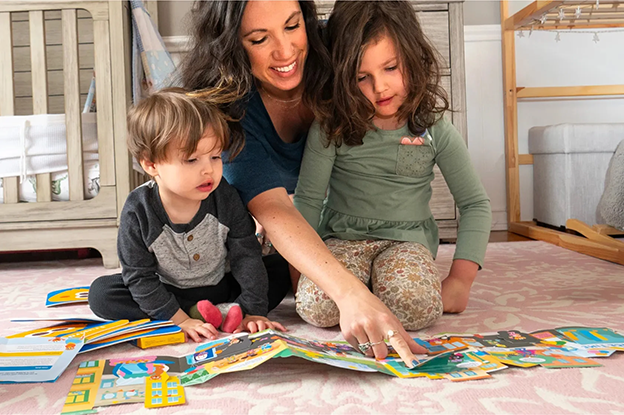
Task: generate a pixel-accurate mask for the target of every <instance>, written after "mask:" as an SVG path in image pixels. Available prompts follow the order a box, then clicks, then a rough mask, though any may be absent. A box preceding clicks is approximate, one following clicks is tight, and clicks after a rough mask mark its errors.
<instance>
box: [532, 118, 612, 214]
mask: <svg viewBox="0 0 624 415" xmlns="http://www.w3.org/2000/svg"><path fill="white" fill-rule="evenodd" d="M622 139H624V124H559V125H549V126H545V127H533V128H531V129H530V130H529V153H531V154H533V216H534V218H535V219H536V220H537V221H539V222H542V223H546V224H549V225H553V226H565V223H566V220H568V219H572V218H573V219H579V220H582V221H583V222H585V223H587V224H588V225H594V224H596V223H597V219H596V208H597V206H598V202H599V201H600V197H601V196H602V192H603V190H604V182H605V175H606V172H607V168H608V166H609V160H611V156H612V155H613V153H614V151H615V148H616V147H617V145H618V143H619V142H620V141H622Z"/></svg>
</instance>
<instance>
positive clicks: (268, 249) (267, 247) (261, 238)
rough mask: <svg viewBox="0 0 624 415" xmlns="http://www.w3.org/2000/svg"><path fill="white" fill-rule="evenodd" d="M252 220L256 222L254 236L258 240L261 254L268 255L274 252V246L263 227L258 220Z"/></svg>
mask: <svg viewBox="0 0 624 415" xmlns="http://www.w3.org/2000/svg"><path fill="white" fill-rule="evenodd" d="M254 222H256V238H258V242H259V243H260V245H261V246H262V255H269V254H272V253H275V248H274V247H273V244H272V243H271V239H269V236H268V235H267V234H266V231H265V230H264V227H263V226H262V225H260V222H258V221H257V220H256V218H254Z"/></svg>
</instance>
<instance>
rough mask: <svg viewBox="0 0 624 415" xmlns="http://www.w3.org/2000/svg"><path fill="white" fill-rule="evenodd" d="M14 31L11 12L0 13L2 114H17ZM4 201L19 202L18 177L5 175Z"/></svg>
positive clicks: (0, 104)
mask: <svg viewBox="0 0 624 415" xmlns="http://www.w3.org/2000/svg"><path fill="white" fill-rule="evenodd" d="M12 32H13V31H12V30H11V13H8V12H2V13H0V56H1V57H2V59H0V91H2V93H0V115H13V114H15V101H14V98H13V97H14V96H15V88H14V86H13V47H12V44H13V33H12ZM2 187H3V189H4V203H17V201H18V199H19V193H18V185H17V177H4V178H3V179H2Z"/></svg>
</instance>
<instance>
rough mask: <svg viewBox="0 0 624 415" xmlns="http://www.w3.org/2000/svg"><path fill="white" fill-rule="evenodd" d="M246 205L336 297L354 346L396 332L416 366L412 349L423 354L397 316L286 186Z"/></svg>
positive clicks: (380, 351)
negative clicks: (340, 256) (332, 248)
mask: <svg viewBox="0 0 624 415" xmlns="http://www.w3.org/2000/svg"><path fill="white" fill-rule="evenodd" d="M247 207H248V208H249V211H250V212H251V214H252V215H253V216H254V217H255V218H256V219H257V220H258V222H260V223H261V224H262V226H264V228H265V230H266V232H267V234H268V236H269V237H270V238H271V242H272V243H273V245H274V246H275V248H276V249H277V250H278V251H279V253H280V254H281V255H282V256H283V257H284V258H285V259H286V260H287V261H288V262H289V263H290V264H291V265H293V266H294V267H295V268H297V270H299V271H300V272H301V273H303V274H305V275H306V276H307V277H308V278H310V280H312V281H313V282H314V283H315V284H316V285H318V286H319V288H321V290H323V291H324V292H325V293H326V294H327V295H329V297H331V299H332V300H334V302H335V303H336V305H337V306H338V308H339V310H340V328H341V331H342V334H343V336H344V337H345V339H346V340H347V341H348V342H349V343H351V345H353V346H354V347H357V344H358V343H364V342H366V341H371V342H378V341H380V340H382V339H384V338H386V336H387V333H388V332H389V331H391V330H394V331H396V332H397V335H395V336H392V337H391V339H390V341H391V343H392V345H393V346H394V348H395V349H396V351H397V352H398V353H399V355H400V356H401V358H402V359H403V361H405V363H406V365H407V366H408V367H411V366H412V363H411V362H412V361H413V359H414V355H413V353H424V352H425V350H424V349H423V348H422V347H420V346H418V345H417V344H416V342H414V340H413V339H412V338H411V337H410V336H409V335H408V334H407V332H406V331H405V329H404V328H403V326H402V325H401V323H400V322H399V320H398V319H397V318H396V317H395V316H394V314H392V312H391V311H390V310H389V309H388V308H387V307H386V306H385V305H384V304H383V303H382V302H381V301H380V300H379V299H378V298H377V297H376V296H375V295H373V293H371V292H370V291H369V290H368V288H367V287H366V286H365V285H364V284H362V282H360V280H358V279H357V278H356V277H355V275H353V274H352V273H350V272H349V271H347V269H346V268H344V267H343V266H342V264H340V262H338V260H336V259H335V258H334V256H333V255H332V254H331V252H329V250H328V249H327V247H326V246H325V244H324V243H323V241H322V240H321V238H320V237H319V236H318V235H317V233H316V232H315V231H314V229H312V227H311V226H310V225H309V224H308V222H307V221H306V220H305V219H304V218H303V216H301V214H300V213H299V212H298V211H297V209H296V208H295V206H294V205H293V203H292V202H291V200H290V198H289V197H288V194H287V193H286V190H285V189H284V188H283V187H280V188H275V189H271V190H267V191H265V192H263V193H260V194H259V195H257V196H256V197H254V198H253V199H252V200H251V201H250V202H249V204H248V205H247ZM373 350H374V353H375V356H376V357H378V358H383V357H385V356H386V355H387V348H386V346H385V343H381V344H379V345H376V346H374V348H373Z"/></svg>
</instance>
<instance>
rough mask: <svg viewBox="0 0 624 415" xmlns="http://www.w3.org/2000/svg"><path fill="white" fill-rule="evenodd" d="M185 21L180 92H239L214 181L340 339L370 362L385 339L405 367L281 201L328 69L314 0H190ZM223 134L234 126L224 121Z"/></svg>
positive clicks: (371, 309)
mask: <svg viewBox="0 0 624 415" xmlns="http://www.w3.org/2000/svg"><path fill="white" fill-rule="evenodd" d="M193 16H194V22H193V30H194V33H193V40H194V42H193V43H194V44H193V47H192V49H191V51H190V52H189V54H188V55H187V57H186V60H185V62H184V63H183V65H182V72H181V73H182V80H183V83H184V86H185V87H187V88H189V89H202V88H206V87H214V86H219V87H222V88H228V89H231V90H233V91H238V92H239V93H240V94H245V99H243V100H241V101H240V102H238V104H237V105H236V106H232V107H230V108H228V110H229V112H230V115H232V117H233V118H235V119H236V118H239V117H241V116H242V115H243V113H244V118H243V119H242V121H241V125H242V128H243V129H244V132H245V137H246V138H245V147H244V148H243V149H242V151H241V152H240V154H238V155H237V156H236V157H235V158H234V159H233V160H231V162H230V163H229V164H228V165H226V166H224V177H226V179H227V180H228V182H229V183H230V184H231V185H233V186H234V187H235V188H236V189H237V190H238V191H239V193H240V195H241V198H242V199H243V202H244V203H245V204H246V205H247V208H248V209H249V211H250V212H251V214H252V215H253V216H254V217H255V219H256V220H257V221H258V223H259V224H260V225H261V227H262V228H263V230H264V231H265V232H266V236H265V239H266V241H269V240H270V243H271V244H272V245H273V246H274V247H275V248H276V249H277V251H278V252H279V253H280V254H281V256H283V258H285V259H286V260H287V261H288V262H289V263H290V264H291V265H292V266H293V267H294V268H296V269H297V270H298V271H300V272H302V273H304V274H305V275H306V276H308V278H309V279H310V280H312V281H313V282H314V283H315V284H317V285H318V287H319V288H321V290H322V291H323V292H324V293H326V294H327V295H328V296H329V297H330V298H331V299H332V300H334V302H335V303H336V304H337V305H338V308H339V310H340V327H341V331H342V334H343V335H344V337H345V339H346V340H347V341H348V342H349V343H351V344H352V345H353V346H354V347H359V348H360V350H362V351H365V352H366V353H367V354H368V355H369V356H372V355H373V354H374V355H375V356H376V357H378V358H383V357H385V356H386V354H387V347H386V344H385V342H384V340H389V341H390V343H391V344H392V345H393V346H394V348H395V349H396V350H397V352H398V353H399V355H400V356H401V358H402V359H403V360H404V361H405V364H406V365H407V366H408V367H412V365H413V363H412V362H413V360H414V355H413V353H424V349H423V348H421V347H420V346H418V345H416V343H415V342H414V340H413V339H411V338H410V336H409V335H408V334H407V332H406V331H405V330H404V329H403V327H402V325H401V323H400V322H399V321H398V319H397V318H396V317H395V316H394V315H393V314H392V313H391V312H390V310H388V308H387V307H386V306H385V305H384V304H383V303H382V302H381V301H380V300H379V299H378V298H377V297H375V296H374V295H373V294H372V293H371V292H370V291H369V290H368V288H367V287H366V286H365V285H364V284H362V283H361V282H360V281H359V280H358V279H357V278H356V277H355V276H354V275H353V274H351V273H350V272H349V271H347V270H346V269H345V268H344V267H343V266H342V265H341V264H340V263H339V262H338V261H337V260H336V259H335V258H334V257H333V256H332V254H331V253H330V252H329V250H328V249H327V248H326V246H325V244H324V243H323V241H322V240H321V239H320V237H319V236H318V235H317V234H316V232H315V231H314V230H313V229H312V227H310V225H308V223H307V222H306V220H305V219H304V218H303V217H302V216H301V214H300V213H299V212H298V211H297V209H296V208H295V207H294V205H293V203H292V200H291V196H290V195H292V194H293V192H294V190H295V187H296V183H297V177H298V174H299V167H300V164H301V158H302V155H303V149H304V146H305V137H306V135H307V131H308V129H309V127H310V124H311V123H312V120H313V118H314V114H313V112H312V111H311V110H310V108H311V104H312V103H313V99H314V98H313V94H314V92H315V91H316V90H318V87H319V86H320V85H322V84H323V82H324V81H325V80H326V77H327V76H328V72H329V70H328V69H327V68H328V67H329V56H328V54H327V51H326V49H325V47H324V46H323V44H322V42H321V39H320V36H319V32H318V22H317V17H316V8H315V6H314V3H313V2H308V1H299V2H298V1H294V0H293V1H258V0H251V1H247V2H238V1H236V2H233V1H227V0H217V1H209V2H204V1H200V2H197V3H196V6H195V8H194V11H193ZM315 88H316V89H315ZM232 128H240V127H239V126H237V125H236V123H232ZM238 150H239V149H236V148H234V149H231V150H230V151H231V154H236V153H237V151H238ZM269 273H270V274H271V273H272V272H271V270H269ZM270 278H271V276H270ZM296 280H297V278H296V277H293V286H294V287H296V285H297V284H296Z"/></svg>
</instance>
